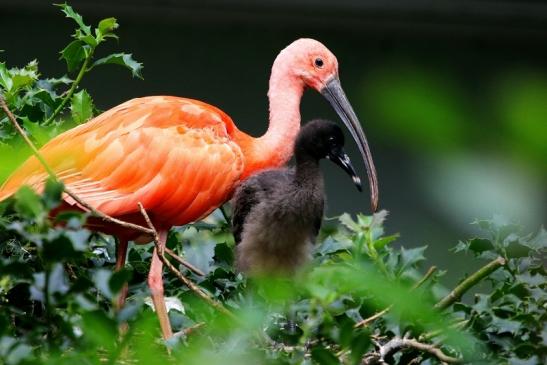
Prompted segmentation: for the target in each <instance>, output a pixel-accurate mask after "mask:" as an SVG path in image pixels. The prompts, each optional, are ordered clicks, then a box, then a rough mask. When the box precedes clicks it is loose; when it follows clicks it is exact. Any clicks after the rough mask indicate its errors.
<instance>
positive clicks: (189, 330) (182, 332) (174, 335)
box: [173, 322, 205, 337]
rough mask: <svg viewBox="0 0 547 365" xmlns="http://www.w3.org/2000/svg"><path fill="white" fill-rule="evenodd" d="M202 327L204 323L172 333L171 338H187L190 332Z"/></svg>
mask: <svg viewBox="0 0 547 365" xmlns="http://www.w3.org/2000/svg"><path fill="white" fill-rule="evenodd" d="M203 326H205V322H198V323H196V324H195V325H193V326H190V327H187V328H185V329H183V330H182V331H179V332H177V333H174V334H173V337H179V336H188V335H189V334H191V333H192V332H195V331H197V330H198V329H200V328H201V327H203Z"/></svg>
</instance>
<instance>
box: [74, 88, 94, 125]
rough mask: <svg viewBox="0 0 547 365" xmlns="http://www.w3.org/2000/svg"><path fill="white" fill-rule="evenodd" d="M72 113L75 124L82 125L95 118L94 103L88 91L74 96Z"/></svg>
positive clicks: (82, 91)
mask: <svg viewBox="0 0 547 365" xmlns="http://www.w3.org/2000/svg"><path fill="white" fill-rule="evenodd" d="M70 113H71V114H72V119H73V120H74V122H75V123H77V124H80V123H83V122H85V121H87V120H88V119H90V118H91V117H93V101H92V100H91V96H89V94H88V93H87V91H85V89H84V90H81V91H80V92H78V93H76V94H74V95H73V96H72V99H71V101H70Z"/></svg>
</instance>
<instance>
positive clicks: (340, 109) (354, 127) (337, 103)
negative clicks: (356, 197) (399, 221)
mask: <svg viewBox="0 0 547 365" xmlns="http://www.w3.org/2000/svg"><path fill="white" fill-rule="evenodd" d="M320 92H321V94H322V95H323V96H324V97H325V98H326V99H327V100H328V101H329V103H330V104H331V105H332V107H333V108H334V110H335V111H336V113H337V114H338V116H339V117H340V118H341V119H342V122H344V124H345V125H346V127H347V128H348V129H349V131H350V133H351V136H352V137H353V139H354V140H355V142H356V143H357V146H358V147H359V151H360V152H361V156H362V158H363V162H364V163H365V168H366V169H367V175H368V182H369V185H370V205H371V209H372V211H373V212H375V211H376V210H377V209H378V178H377V177H376V168H375V167H374V162H373V161H372V154H371V153H370V148H369V147H368V142H367V139H366V137H365V132H363V129H362V128H361V123H359V119H357V116H356V115H355V112H354V111H353V108H352V107H351V104H350V103H349V101H348V98H347V97H346V94H345V93H344V90H342V86H341V85H340V80H339V79H338V77H336V76H334V77H332V78H331V79H330V80H329V81H327V83H326V84H325V86H324V87H323V89H321V91H320Z"/></svg>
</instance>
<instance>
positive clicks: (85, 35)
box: [44, 3, 142, 126]
mask: <svg viewBox="0 0 547 365" xmlns="http://www.w3.org/2000/svg"><path fill="white" fill-rule="evenodd" d="M57 6H59V7H60V8H61V11H62V12H63V13H64V14H65V15H66V17H67V18H70V19H73V20H74V21H75V22H76V24H77V25H78V28H77V29H76V31H75V33H74V34H73V36H72V37H73V38H74V39H75V40H74V41H72V42H71V43H70V44H69V45H68V46H66V47H65V49H63V50H62V51H61V59H64V60H65V61H66V63H67V67H68V71H69V72H71V71H73V70H74V69H76V68H77V67H78V66H79V65H80V64H81V67H80V71H79V72H78V75H77V76H76V79H75V80H74V81H73V82H72V84H71V86H70V89H69V90H68V91H67V92H66V94H65V96H64V97H63V99H62V101H61V103H60V104H59V105H58V106H57V108H56V109H55V111H54V112H53V113H52V114H51V116H49V118H48V119H47V120H46V121H45V122H44V125H45V126H47V125H49V124H50V123H51V122H53V121H54V120H55V118H56V117H57V116H58V115H59V113H61V112H62V110H63V108H64V107H65V105H66V103H67V102H68V101H69V100H71V99H72V96H73V94H74V92H75V91H76V89H77V88H78V85H79V84H80V82H81V81H82V79H83V77H84V75H85V74H86V73H87V72H89V71H90V70H91V69H92V68H93V67H95V66H99V65H105V64H119V65H122V66H125V67H127V68H128V69H129V70H130V71H131V73H132V74H133V76H136V77H139V78H142V76H141V73H140V72H141V69H142V64H140V63H138V62H136V61H135V60H133V58H132V57H131V55H130V54H125V53H117V54H112V55H109V56H107V57H104V58H101V59H99V60H97V61H95V62H94V63H92V64H91V62H93V56H94V54H95V50H96V49H97V47H98V46H99V45H100V44H101V43H103V42H105V41H106V40H108V38H118V37H117V36H116V34H114V30H116V29H117V28H118V27H119V24H118V23H117V21H116V19H115V18H106V19H103V20H101V21H100V22H99V24H98V26H97V27H96V28H95V31H94V32H92V30H91V27H90V26H89V25H87V24H85V23H84V20H83V18H82V16H81V15H80V14H78V13H76V12H75V11H74V9H72V7H71V6H70V5H68V4H66V3H64V4H57Z"/></svg>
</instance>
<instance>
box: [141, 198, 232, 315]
mask: <svg viewBox="0 0 547 365" xmlns="http://www.w3.org/2000/svg"><path fill="white" fill-rule="evenodd" d="M138 205H139V208H140V211H141V214H142V215H143V217H144V220H145V221H146V224H148V227H150V229H151V230H152V231H153V234H152V237H153V238H154V244H155V246H156V249H157V254H158V257H159V259H160V260H161V262H163V264H164V265H165V266H167V268H168V269H169V271H171V272H172V273H173V274H175V276H176V277H177V278H179V280H180V281H182V282H183V283H184V285H186V286H187V287H188V288H189V289H190V290H192V291H193V292H194V293H195V294H196V295H197V296H198V297H200V298H201V299H203V300H204V301H206V302H207V303H209V304H210V305H211V306H212V307H214V308H215V309H217V310H218V311H219V312H222V313H224V314H226V315H228V316H230V317H232V318H235V316H234V314H233V313H232V312H230V311H229V310H228V309H226V308H225V307H224V306H223V305H222V304H221V303H220V302H218V301H216V300H215V299H213V298H212V297H211V296H210V295H209V294H207V293H206V292H205V291H203V290H202V289H201V288H200V287H199V286H197V285H196V284H194V282H193V281H192V280H190V279H188V278H187V277H186V276H184V275H182V273H181V272H180V271H178V270H177V268H176V267H174V266H173V264H171V263H170V262H169V260H167V259H166V258H165V253H164V250H163V249H162V248H161V246H160V244H159V241H160V240H159V234H158V231H157V230H156V228H155V227H154V225H153V224H152V221H151V220H150V217H149V216H148V213H146V210H145V209H144V207H143V205H142V204H141V203H140V202H139V203H138Z"/></svg>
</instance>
